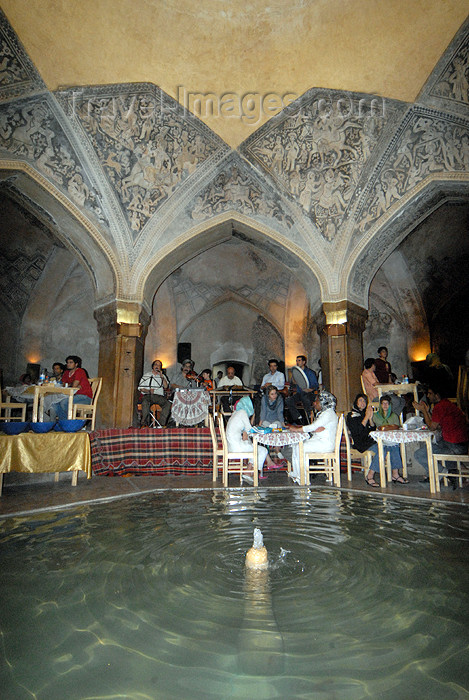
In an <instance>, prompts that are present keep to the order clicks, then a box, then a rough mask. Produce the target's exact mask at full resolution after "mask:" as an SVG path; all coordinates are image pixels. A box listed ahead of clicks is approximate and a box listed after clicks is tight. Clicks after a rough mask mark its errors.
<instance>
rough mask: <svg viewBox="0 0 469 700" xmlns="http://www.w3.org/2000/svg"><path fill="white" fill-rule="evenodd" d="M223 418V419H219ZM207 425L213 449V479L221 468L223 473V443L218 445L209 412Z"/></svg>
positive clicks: (215, 478)
mask: <svg viewBox="0 0 469 700" xmlns="http://www.w3.org/2000/svg"><path fill="white" fill-rule="evenodd" d="M221 420H223V419H221ZM208 425H209V427H210V436H211V438H212V449H213V481H216V480H217V479H218V472H219V470H220V469H221V470H222V475H223V443H222V447H221V448H220V447H218V437H217V431H216V428H215V421H214V420H213V416H212V414H211V413H209V414H208Z"/></svg>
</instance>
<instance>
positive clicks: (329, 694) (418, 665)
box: [0, 489, 469, 700]
mask: <svg viewBox="0 0 469 700" xmlns="http://www.w3.org/2000/svg"><path fill="white" fill-rule="evenodd" d="M254 527H260V528H261V530H262V533H263V536H264V542H265V545H266V547H267V549H268V551H269V562H270V569H269V571H268V572H267V573H265V574H262V575H259V576H254V577H252V576H249V575H248V576H246V572H245V569H244V556H245V553H246V550H247V549H248V548H249V547H250V546H251V544H252V534H253V529H254ZM468 533H469V510H468V509H467V507H464V506H459V505H455V504H451V505H446V504H435V503H425V504H421V503H418V502H408V501H406V502H403V501H400V500H396V499H392V498H384V499H382V498H374V497H368V496H366V495H360V494H350V493H340V492H337V491H333V490H331V491H326V490H322V491H314V490H311V491H308V490H304V491H301V490H291V489H288V490H278V489H276V490H273V489H260V490H259V491H258V493H257V494H256V493H255V492H254V491H252V490H246V491H230V492H223V491H216V492H207V491H203V492H195V493H194V492H177V493H176V492H164V493H156V494H151V495H146V496H142V497H139V498H131V499H128V500H119V501H115V502H112V503H107V504H97V505H94V506H82V507H79V508H74V509H70V510H67V511H59V512H49V513H47V514H43V513H41V514H40V515H33V516H29V517H22V518H11V519H6V520H4V521H3V522H2V530H1V537H0V540H1V546H0V582H1V591H2V602H1V608H0V631H1V646H0V654H1V662H2V663H1V670H0V688H2V691H1V692H0V696H1V697H2V698H6V699H7V700H23V699H25V700H26V699H30V698H35V699H37V700H75V699H77V700H78V699H80V700H81V699H84V698H93V699H94V698H106V699H109V698H131V699H132V700H133V699H135V700H141V699H143V698H145V699H146V698H149V699H151V700H156V699H158V700H159V699H160V698H161V699H162V700H173V699H174V700H198V699H199V698H200V699H201V700H202V699H203V700H212V699H213V700H215V699H216V700H220V699H221V698H250V699H251V700H254V699H257V698H281V699H282V700H287V699H289V698H308V699H311V698H312V699H314V700H316V699H317V700H360V699H361V698H368V699H369V698H372V699H376V698H379V699H380V700H381V699H383V700H388V699H389V700H401V699H402V700H413V699H415V700H422V699H425V698H432V700H452V699H454V700H456V699H457V700H460V699H461V698H469V692H468V688H469V664H468V641H469V633H468V622H469V620H468V617H469V615H468V602H469V601H468V591H469V567H468V554H467V551H468V548H467V540H468Z"/></svg>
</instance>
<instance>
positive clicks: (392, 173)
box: [355, 108, 469, 238]
mask: <svg viewBox="0 0 469 700" xmlns="http://www.w3.org/2000/svg"><path fill="white" fill-rule="evenodd" d="M468 171H469V123H468V122H467V121H466V120H463V119H460V118H458V117H452V116H448V115H445V114H442V113H435V112H434V111H433V110H429V109H424V108H414V109H411V110H409V112H408V114H407V115H406V117H405V118H404V119H403V121H402V123H401V125H400V127H399V129H398V131H397V133H396V135H395V136H394V138H393V139H392V141H391V143H390V144H389V146H388V148H387V149H386V152H385V153H384V154H383V157H382V158H381V160H380V162H379V164H378V166H377V167H376V169H375V172H374V174H373V175H372V176H371V177H370V178H369V180H368V183H367V186H366V189H365V191H364V193H363V195H362V198H361V201H360V204H359V206H358V208H357V211H356V213H355V218H356V220H357V222H358V230H357V234H356V236H355V238H358V236H359V235H360V234H363V233H364V232H366V231H367V230H368V229H369V228H370V227H371V226H372V225H373V224H374V223H375V222H376V221H377V220H378V219H379V218H380V217H381V216H382V215H383V214H385V213H386V211H387V210H388V209H389V208H390V207H391V206H392V205H393V204H394V203H395V202H396V201H397V200H399V199H401V197H402V196H403V195H404V194H406V192H409V191H410V190H412V189H413V188H414V187H415V186H416V185H418V184H419V183H420V182H422V181H423V180H424V179H425V178H426V177H428V176H430V175H432V174H433V173H440V172H468Z"/></svg>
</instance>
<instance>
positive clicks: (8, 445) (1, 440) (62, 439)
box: [0, 431, 91, 478]
mask: <svg viewBox="0 0 469 700" xmlns="http://www.w3.org/2000/svg"><path fill="white" fill-rule="evenodd" d="M79 469H81V470H83V471H84V472H86V475H87V477H88V478H90V477H91V456H90V440H89V435H88V433H85V432H79V433H61V432H56V431H52V432H50V433H44V434H37V433H20V435H0V473H6V472H30V473H45V472H67V471H77V470H79Z"/></svg>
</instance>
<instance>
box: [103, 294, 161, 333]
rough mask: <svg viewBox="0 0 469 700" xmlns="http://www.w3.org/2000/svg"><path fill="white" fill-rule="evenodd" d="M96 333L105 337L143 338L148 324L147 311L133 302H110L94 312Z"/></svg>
mask: <svg viewBox="0 0 469 700" xmlns="http://www.w3.org/2000/svg"><path fill="white" fill-rule="evenodd" d="M94 317H95V319H96V323H97V325H98V333H99V334H100V335H101V336H105V337H109V336H112V337H116V336H119V335H123V336H126V337H133V338H141V337H143V338H144V337H145V336H146V334H147V331H148V326H149V324H150V316H149V314H148V313H147V311H146V310H145V309H144V308H143V307H142V306H141V304H137V303H135V302H120V301H112V302H110V303H109V304H106V305H105V306H99V307H98V308H97V309H95V311H94Z"/></svg>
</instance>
